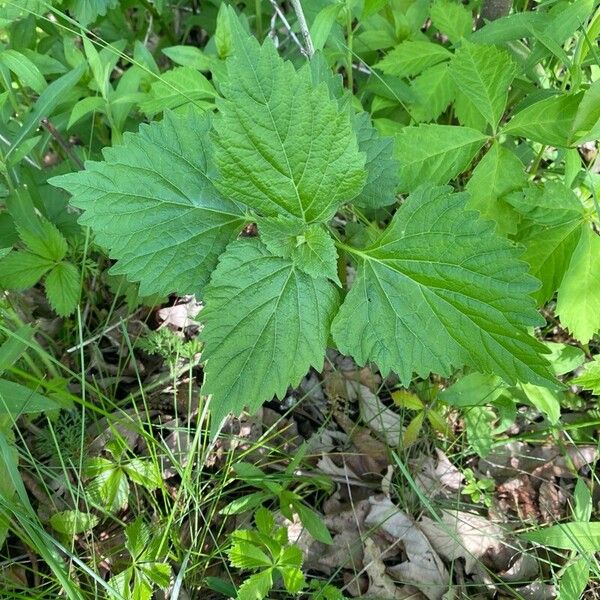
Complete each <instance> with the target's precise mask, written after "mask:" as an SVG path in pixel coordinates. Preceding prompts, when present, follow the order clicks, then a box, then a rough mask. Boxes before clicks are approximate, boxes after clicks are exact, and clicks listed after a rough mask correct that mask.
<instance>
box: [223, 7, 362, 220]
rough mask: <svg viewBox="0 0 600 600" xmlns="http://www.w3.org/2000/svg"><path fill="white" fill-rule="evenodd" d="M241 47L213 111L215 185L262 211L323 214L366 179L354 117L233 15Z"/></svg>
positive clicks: (237, 45)
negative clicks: (222, 96) (216, 178)
mask: <svg viewBox="0 0 600 600" xmlns="http://www.w3.org/2000/svg"><path fill="white" fill-rule="evenodd" d="M232 27H233V28H234V30H235V31H234V47H235V53H234V55H233V56H232V57H230V58H229V59H228V61H227V72H228V78H227V80H226V81H225V82H223V84H222V86H221V89H222V92H223V95H224V98H225V99H224V100H223V101H218V102H217V104H218V106H219V110H220V113H219V115H218V117H217V118H216V119H215V130H216V135H215V136H214V140H215V145H216V148H217V154H216V162H217V166H218V168H219V171H220V178H219V179H218V181H217V186H218V187H219V189H220V190H221V191H222V192H223V194H225V195H226V196H227V197H229V198H232V199H234V200H238V201H240V202H243V203H244V204H246V205H247V206H249V207H251V208H253V209H255V210H257V211H259V212H260V213H262V214H263V215H264V216H276V215H278V214H287V215H291V216H295V217H298V218H300V219H302V220H303V221H306V222H307V223H310V222H314V221H325V220H328V219H329V218H331V217H332V216H333V214H334V213H335V211H336V209H337V207H338V206H339V205H340V204H341V203H342V202H345V201H349V200H351V199H352V198H354V197H355V196H356V195H357V194H358V193H359V192H360V190H361V189H362V187H363V185H364V182H365V171H364V163H365V156H364V154H361V153H359V151H358V147H357V141H356V135H355V134H354V132H353V130H352V127H351V123H350V118H349V116H348V114H346V113H345V112H340V110H339V108H338V104H337V102H336V101H335V100H332V99H330V97H329V91H328V89H327V87H326V86H325V84H320V85H319V86H317V87H315V86H313V83H312V76H311V71H310V69H309V68H307V67H304V68H303V69H301V70H300V71H296V70H295V69H294V67H293V65H292V64H291V63H290V62H284V61H283V60H282V59H281V58H280V57H279V55H278V53H277V51H276V49H275V47H274V46H273V44H272V42H271V40H266V41H265V42H264V44H263V45H262V46H259V44H258V42H257V41H256V39H255V38H253V37H248V35H247V33H245V32H244V31H243V29H242V26H241V24H240V23H239V22H238V21H237V19H235V20H232Z"/></svg>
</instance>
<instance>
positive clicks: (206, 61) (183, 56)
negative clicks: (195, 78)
mask: <svg viewBox="0 0 600 600" xmlns="http://www.w3.org/2000/svg"><path fill="white" fill-rule="evenodd" d="M161 52H162V53H163V54H164V55H165V56H167V57H169V58H170V59H171V60H172V61H173V62H174V63H176V64H178V65H182V66H183V67H193V68H194V69H198V71H210V70H211V67H212V64H213V62H214V61H215V60H216V59H215V57H213V56H208V55H207V54H205V53H204V52H202V50H200V48H196V47H195V46H170V47H169V48H162V49H161Z"/></svg>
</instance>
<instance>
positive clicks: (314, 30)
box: [310, 2, 344, 50]
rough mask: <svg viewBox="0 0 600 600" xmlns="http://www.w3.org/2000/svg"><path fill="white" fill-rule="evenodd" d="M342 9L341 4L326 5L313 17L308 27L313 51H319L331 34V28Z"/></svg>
mask: <svg viewBox="0 0 600 600" xmlns="http://www.w3.org/2000/svg"><path fill="white" fill-rule="evenodd" d="M343 7H344V4H343V3H342V2H335V3H334V4H327V5H326V6H325V7H324V8H322V9H321V10H320V11H319V12H318V13H317V16H316V17H315V20H314V21H313V23H312V25H311V26H310V36H311V38H312V41H313V46H314V48H315V50H321V49H322V48H323V46H324V45H325V42H326V41H327V38H328V37H329V34H330V33H331V28H332V27H333V25H334V24H335V22H336V20H337V18H338V15H339V14H340V11H341V10H342V8H343Z"/></svg>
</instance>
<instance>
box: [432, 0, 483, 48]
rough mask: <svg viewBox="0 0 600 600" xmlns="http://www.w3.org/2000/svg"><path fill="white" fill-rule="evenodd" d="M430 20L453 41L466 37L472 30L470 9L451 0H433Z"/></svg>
mask: <svg viewBox="0 0 600 600" xmlns="http://www.w3.org/2000/svg"><path fill="white" fill-rule="evenodd" d="M431 20H432V21H433V24H434V25H435V26H436V27H437V28H438V29H439V31H440V32H441V33H444V34H446V35H447V36H448V39H449V40H450V41H451V42H453V43H456V42H458V41H459V40H460V39H462V38H464V37H468V35H469V34H470V33H471V31H472V30H473V15H472V13H471V11H470V10H469V9H468V8H466V7H465V6H464V5H463V4H461V3H460V2H455V1H453V0H434V2H433V4H432V5H431Z"/></svg>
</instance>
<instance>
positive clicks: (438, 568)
mask: <svg viewBox="0 0 600 600" xmlns="http://www.w3.org/2000/svg"><path fill="white" fill-rule="evenodd" d="M369 502H370V503H371V510H370V511H369V514H368V515H367V518H366V521H365V523H366V524H367V525H371V526H374V527H378V528H380V529H381V530H383V531H384V532H385V533H387V534H388V536H389V537H390V538H391V539H392V540H393V541H394V543H397V542H402V544H403V546H404V550H405V552H406V556H407V558H408V560H407V561H404V562H401V563H398V564H397V565H394V566H393V567H389V568H388V572H389V573H390V574H392V575H393V576H394V577H396V578H397V579H398V581H401V582H403V583H410V584H413V585H414V586H416V587H417V588H419V589H420V590H421V591H422V592H423V594H425V596H427V598H429V600H440V599H441V598H442V596H443V595H444V593H445V592H446V591H447V590H448V582H449V581H450V576H449V574H448V571H447V570H446V567H445V566H444V563H443V562H442V560H441V559H440V557H439V556H438V554H437V553H436V552H435V550H434V549H433V548H432V545H431V544H430V542H429V540H428V539H427V538H426V537H425V535H424V534H423V532H422V531H421V529H420V527H419V525H418V524H417V523H415V521H414V520H413V519H411V518H410V517H409V516H408V515H406V514H405V513H404V512H402V511H401V510H400V509H399V508H398V507H397V506H396V505H395V504H394V503H393V502H392V501H391V500H390V499H389V498H369Z"/></svg>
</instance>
